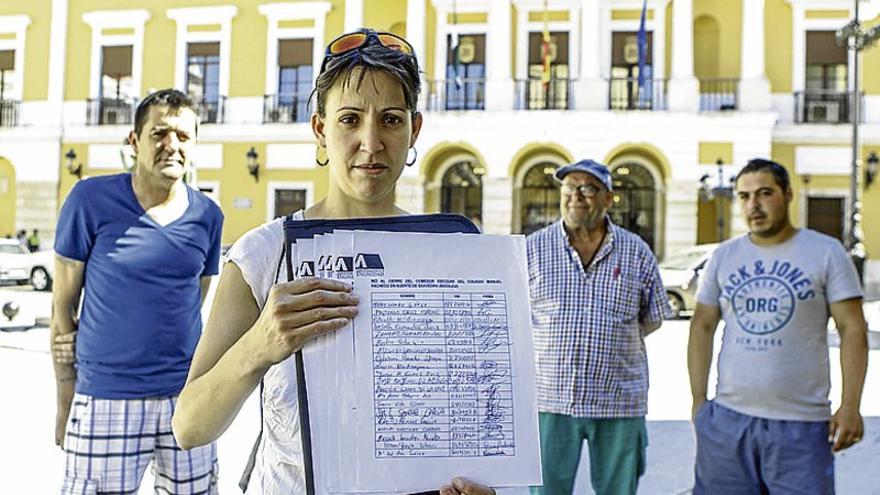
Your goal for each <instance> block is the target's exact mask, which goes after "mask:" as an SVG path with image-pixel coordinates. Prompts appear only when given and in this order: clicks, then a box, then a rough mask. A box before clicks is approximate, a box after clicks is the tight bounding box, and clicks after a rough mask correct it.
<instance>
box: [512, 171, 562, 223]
mask: <svg viewBox="0 0 880 495" xmlns="http://www.w3.org/2000/svg"><path fill="white" fill-rule="evenodd" d="M557 168H558V165H556V164H555V163H550V162H542V163H538V164H535V165H532V167H531V168H529V171H528V172H526V175H525V177H523V183H522V187H521V188H520V190H519V195H520V196H519V198H520V203H519V204H520V221H521V223H520V225H521V226H522V229H521V230H522V233H523V234H531V233H532V232H534V231H536V230H538V229H541V228H544V227H546V226H547V225H550V224H551V223H553V222H555V221H556V220H558V219H559V183H558V182H556V179H554V178H553V174H554V173H555V172H556V169H557Z"/></svg>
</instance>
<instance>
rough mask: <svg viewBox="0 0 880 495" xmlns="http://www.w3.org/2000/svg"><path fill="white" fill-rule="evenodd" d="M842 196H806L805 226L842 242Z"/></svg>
mask: <svg viewBox="0 0 880 495" xmlns="http://www.w3.org/2000/svg"><path fill="white" fill-rule="evenodd" d="M843 216H844V198H807V228H809V229H813V230H815V231H817V232H821V233H823V234H826V235H830V236H831V237H834V238H835V239H837V240H839V241H840V242H843Z"/></svg>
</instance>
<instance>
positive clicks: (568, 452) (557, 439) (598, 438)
mask: <svg viewBox="0 0 880 495" xmlns="http://www.w3.org/2000/svg"><path fill="white" fill-rule="evenodd" d="M538 421H539V426H540V431H541V471H542V474H543V478H544V485H543V486H542V487H532V490H531V491H532V495H569V494H571V493H572V490H573V488H574V477H575V473H576V472H577V467H578V463H579V462H580V457H581V446H582V445H583V441H584V439H586V440H587V443H588V445H589V448H590V481H591V482H592V485H593V490H594V491H595V492H596V494H597V495H634V494H635V493H636V488H638V485H639V477H640V476H641V475H643V474H644V473H645V449H646V448H647V446H648V431H647V429H646V428H645V418H644V417H635V418H608V419H596V418H575V417H572V416H566V415H564V414H553V413H539V414H538Z"/></svg>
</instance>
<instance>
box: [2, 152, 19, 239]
mask: <svg viewBox="0 0 880 495" xmlns="http://www.w3.org/2000/svg"><path fill="white" fill-rule="evenodd" d="M7 235H15V168H14V167H13V166H12V164H11V163H9V161H8V160H6V159H5V158H2V157H0V237H6V236H7Z"/></svg>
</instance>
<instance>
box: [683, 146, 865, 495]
mask: <svg viewBox="0 0 880 495" xmlns="http://www.w3.org/2000/svg"><path fill="white" fill-rule="evenodd" d="M736 196H737V198H738V200H739V204H740V206H741V208H742V213H743V216H744V219H745V221H746V223H747V225H748V227H749V233H748V234H747V235H744V236H740V237H737V238H735V239H731V240H729V241H727V242H725V243H723V244H721V245H720V246H719V247H718V249H717V250H716V251H715V253H714V254H713V255H712V259H711V260H710V261H709V263H708V264H707V266H706V269H705V272H704V273H703V275H702V282H701V284H700V290H699V291H698V293H697V308H696V311H695V312H694V316H693V319H692V320H691V329H690V341H689V343H688V370H689V372H690V380H691V393H692V394H693V400H694V403H693V404H694V405H693V421H694V429H695V431H696V435H697V457H696V469H695V478H696V483H695V485H694V495H703V494H710V495H733V494H745V493H756V494H757V493H768V492H769V493H772V494H776V493H779V494H794V493H799V494H815V495H826V494H828V495H830V494H833V493H834V456H833V452H838V451H840V450H843V449H845V448H847V447H849V446H851V445H853V444H854V443H856V442H858V441H860V440H861V438H862V435H863V424H862V417H861V415H860V414H859V404H860V401H861V394H862V384H863V383H864V381H865V372H866V369H867V360H868V347H867V340H866V331H867V326H866V324H865V318H864V315H863V314H862V289H861V286H860V284H859V280H858V277H857V275H856V271H855V267H854V266H853V264H852V262H851V261H850V259H849V258H848V256H847V254H846V252H845V251H844V250H843V246H841V245H840V242H839V241H838V240H837V239H834V238H831V237H829V236H826V235H824V234H820V233H818V232H815V231H812V230H810V229H803V228H802V229H796V228H795V227H794V226H792V224H791V221H790V218H789V214H788V206H789V204H790V203H791V200H792V191H791V186H790V185H789V179H788V173H787V172H786V170H785V168H783V167H782V166H781V165H779V164H778V163H775V162H772V161H769V160H761V159H755V160H752V161H750V162H749V163H748V165H746V166H745V167H744V168H743V169H742V171H740V173H739V174H738V175H737V178H736ZM829 315H830V316H831V317H832V318H834V323H835V324H836V326H837V330H838V332H839V333H840V361H841V369H842V374H843V391H842V397H841V401H840V407H839V408H838V409H837V411H836V412H835V413H834V414H833V415H832V414H831V403H830V401H829V400H828V394H829V391H830V389H831V383H830V379H829V374H830V363H829V356H828V344H827V338H828V317H829ZM722 319H723V320H724V323H725V326H724V334H723V339H722V345H721V352H720V354H719V356H718V387H717V392H716V394H715V398H714V400H711V401H707V388H708V387H707V385H708V384H707V382H708V378H709V367H710V365H711V362H712V346H713V334H714V332H715V328H716V327H717V325H718V322H719V321H720V320H722Z"/></svg>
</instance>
